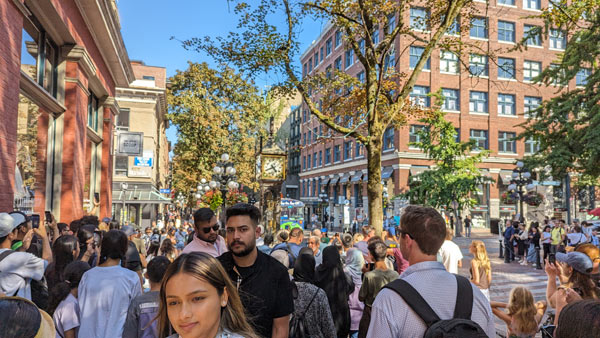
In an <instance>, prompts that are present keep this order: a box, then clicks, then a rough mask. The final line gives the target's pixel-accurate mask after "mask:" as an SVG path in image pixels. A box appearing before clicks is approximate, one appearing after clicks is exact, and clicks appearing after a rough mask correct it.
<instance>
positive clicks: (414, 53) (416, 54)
mask: <svg viewBox="0 0 600 338" xmlns="http://www.w3.org/2000/svg"><path fill="white" fill-rule="evenodd" d="M424 51H425V48H423V47H418V46H410V65H409V66H410V68H411V69H414V68H415V67H416V66H417V63H418V62H419V60H420V59H421V55H423V52H424ZM430 69H431V59H427V62H426V63H425V66H423V70H430Z"/></svg>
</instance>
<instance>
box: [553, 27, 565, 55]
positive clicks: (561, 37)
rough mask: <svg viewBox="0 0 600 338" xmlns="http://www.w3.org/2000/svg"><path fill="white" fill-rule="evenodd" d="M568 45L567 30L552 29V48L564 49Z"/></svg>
mask: <svg viewBox="0 0 600 338" xmlns="http://www.w3.org/2000/svg"><path fill="white" fill-rule="evenodd" d="M566 46H567V37H566V36H565V32H563V31H561V30H560V29H550V48H552V49H560V50H564V49H565V47H566Z"/></svg>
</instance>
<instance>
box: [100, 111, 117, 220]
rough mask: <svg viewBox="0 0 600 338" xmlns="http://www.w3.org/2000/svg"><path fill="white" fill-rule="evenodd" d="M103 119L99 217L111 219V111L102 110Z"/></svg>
mask: <svg viewBox="0 0 600 338" xmlns="http://www.w3.org/2000/svg"><path fill="white" fill-rule="evenodd" d="M104 119H108V120H109V121H108V122H103V123H104V127H103V129H102V138H103V139H104V144H103V145H102V173H101V174H100V175H101V176H100V181H101V184H100V217H101V218H103V217H111V215H112V212H111V211H112V176H113V171H112V167H113V156H112V155H111V147H110V146H111V145H112V142H111V141H110V140H111V138H112V135H113V124H114V121H115V116H114V114H113V113H112V110H110V109H108V108H104Z"/></svg>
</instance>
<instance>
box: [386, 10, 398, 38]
mask: <svg viewBox="0 0 600 338" xmlns="http://www.w3.org/2000/svg"><path fill="white" fill-rule="evenodd" d="M387 19H388V21H387V24H386V26H385V32H386V34H392V32H393V31H394V28H396V15H395V14H390V15H388V17H387Z"/></svg>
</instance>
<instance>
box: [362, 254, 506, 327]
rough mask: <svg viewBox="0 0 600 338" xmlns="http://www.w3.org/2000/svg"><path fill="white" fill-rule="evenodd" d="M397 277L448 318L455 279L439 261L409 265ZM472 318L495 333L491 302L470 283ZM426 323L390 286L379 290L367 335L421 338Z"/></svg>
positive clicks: (451, 315)
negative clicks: (471, 287) (471, 289)
mask: <svg viewBox="0 0 600 338" xmlns="http://www.w3.org/2000/svg"><path fill="white" fill-rule="evenodd" d="M400 278H402V279H404V280H405V281H407V282H408V283H409V284H410V285H412V286H413V287H414V288H415V289H416V290H417V291H418V292H419V294H421V296H422V297H423V298H424V299H425V301H427V303H428V304H429V306H431V308H432V309H433V310H434V311H435V313H436V314H437V315H438V316H439V317H440V318H441V319H451V318H452V317H453V315H454V307H455V305H456V293H457V284H456V278H455V277H454V276H453V275H452V274H451V273H449V272H447V271H446V269H445V268H444V265H442V263H439V262H434V261H431V262H430V261H428V262H421V263H417V264H414V265H411V266H409V267H408V269H406V271H404V273H402V275H400ZM471 319H472V320H473V321H474V322H476V323H477V324H479V326H481V328H482V329H483V330H484V331H485V332H486V334H487V335H488V336H489V337H495V336H496V329H495V327H494V316H493V314H492V308H491V307H490V303H489V301H488V300H487V298H485V296H484V295H483V293H481V291H480V290H479V288H477V287H475V286H473V312H472V315H471ZM426 328H427V327H426V325H425V322H423V320H422V319H421V318H420V317H419V316H417V314H415V312H414V311H413V310H412V309H411V308H409V307H408V306H407V305H406V302H404V299H402V297H400V295H398V294H397V293H396V292H394V291H392V290H390V289H382V290H381V291H380V292H379V294H378V295H377V298H375V302H374V303H373V309H372V312H371V324H370V325H369V333H368V335H367V338H388V337H389V338H396V337H423V335H424V333H425V330H426Z"/></svg>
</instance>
